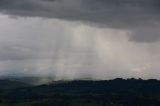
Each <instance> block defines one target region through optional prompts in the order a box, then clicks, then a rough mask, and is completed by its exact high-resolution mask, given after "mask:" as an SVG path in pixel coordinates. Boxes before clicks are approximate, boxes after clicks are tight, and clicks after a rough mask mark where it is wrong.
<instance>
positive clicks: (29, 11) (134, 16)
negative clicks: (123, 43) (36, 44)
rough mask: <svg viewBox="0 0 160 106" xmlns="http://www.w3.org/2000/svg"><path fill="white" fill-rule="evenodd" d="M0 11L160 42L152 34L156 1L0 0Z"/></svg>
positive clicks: (158, 24)
mask: <svg viewBox="0 0 160 106" xmlns="http://www.w3.org/2000/svg"><path fill="white" fill-rule="evenodd" d="M0 11H1V13H4V14H11V15H17V16H24V17H25V16H38V17H46V18H58V19H65V20H70V21H82V22H88V23H91V24H95V25H97V26H99V27H109V28H118V29H125V30H130V31H131V32H132V34H131V36H130V39H131V40H132V41H138V42H148V41H149V42H155V41H158V40H159V39H160V33H159V31H156V32H155V30H152V29H155V28H160V15H159V13H160V1H159V0H0ZM137 29H138V30H137ZM146 29H150V30H146ZM146 34H147V35H146ZM150 36H152V37H150Z"/></svg>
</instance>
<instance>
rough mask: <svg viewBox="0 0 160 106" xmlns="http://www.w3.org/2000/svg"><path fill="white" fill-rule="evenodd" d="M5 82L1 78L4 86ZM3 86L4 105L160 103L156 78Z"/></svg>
mask: <svg viewBox="0 0 160 106" xmlns="http://www.w3.org/2000/svg"><path fill="white" fill-rule="evenodd" d="M5 83H8V82H7V81H6V82H5V81H4V80H0V87H2V86H3V84H5ZM9 83H13V84H14V83H15V82H14V81H12V82H9ZM16 83H17V82H16ZM20 85H21V84H20ZM2 88H3V87H2ZM2 88H0V106H22V105H24V106H160V81H159V80H156V79H149V80H142V79H134V78H132V79H122V78H117V79H114V80H103V81H92V80H75V81H56V82H55V81H53V82H52V83H50V84H45V85H39V86H30V85H28V86H19V87H18V86H16V87H14V88H12V87H11V88H9V87H8V88H7V89H4V88H3V89H2Z"/></svg>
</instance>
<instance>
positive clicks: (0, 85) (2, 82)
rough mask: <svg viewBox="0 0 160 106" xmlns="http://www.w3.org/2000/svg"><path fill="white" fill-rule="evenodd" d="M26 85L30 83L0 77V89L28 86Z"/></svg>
mask: <svg viewBox="0 0 160 106" xmlns="http://www.w3.org/2000/svg"><path fill="white" fill-rule="evenodd" d="M28 86H31V85H30V84H27V83H24V82H21V81H15V80H7V79H0V89H13V88H21V87H28Z"/></svg>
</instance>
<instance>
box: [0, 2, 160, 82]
mask: <svg viewBox="0 0 160 106" xmlns="http://www.w3.org/2000/svg"><path fill="white" fill-rule="evenodd" d="M159 29H160V1H159V0H0V75H8V74H26V75H28V74H29V75H32V74H33V75H44V76H53V77H55V78H56V79H75V78H94V79H111V78H116V77H123V78H130V77H136V78H157V79H160V30H159Z"/></svg>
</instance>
